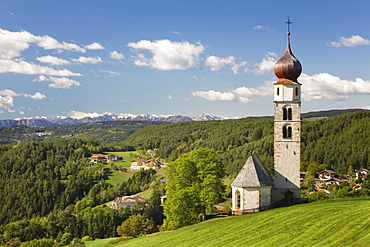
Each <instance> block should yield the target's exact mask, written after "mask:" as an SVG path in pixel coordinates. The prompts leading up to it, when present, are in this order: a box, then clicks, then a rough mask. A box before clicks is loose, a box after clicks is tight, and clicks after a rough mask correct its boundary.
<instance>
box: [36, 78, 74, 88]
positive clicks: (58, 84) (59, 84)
mask: <svg viewBox="0 0 370 247" xmlns="http://www.w3.org/2000/svg"><path fill="white" fill-rule="evenodd" d="M33 81H38V82H43V81H50V82H52V83H50V84H49V87H52V88H63V89H69V88H70V87H72V86H80V83H79V82H78V81H75V80H71V79H69V78H66V77H61V78H59V77H52V76H49V77H46V76H43V75H40V76H38V77H37V78H36V79H35V80H33Z"/></svg>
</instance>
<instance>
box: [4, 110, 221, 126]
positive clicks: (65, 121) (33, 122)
mask: <svg viewBox="0 0 370 247" xmlns="http://www.w3.org/2000/svg"><path fill="white" fill-rule="evenodd" d="M224 119H227V118H225V117H221V116H214V115H211V114H208V113H205V114H202V115H199V116H197V117H193V118H192V117H188V116H181V115H160V116H158V115H149V114H142V115H133V114H118V115H117V114H104V115H101V116H98V117H84V118H80V119H77V118H71V117H56V118H45V117H42V118H40V117H36V118H22V119H5V120H0V127H13V126H17V125H25V126H28V127H46V126H63V125H74V124H88V123H97V122H105V121H123V120H132V121H143V120H144V121H145V120H146V121H163V122H171V123H179V122H185V121H208V120H224Z"/></svg>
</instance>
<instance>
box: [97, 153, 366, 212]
mask: <svg viewBox="0 0 370 247" xmlns="http://www.w3.org/2000/svg"><path fill="white" fill-rule="evenodd" d="M154 152H155V150H154V151H153V150H151V149H149V150H146V154H148V155H147V157H151V156H153V153H154ZM124 161H125V160H124V159H123V158H122V157H121V156H119V155H117V154H108V155H104V154H93V155H91V157H90V162H92V163H98V162H103V163H111V167H113V166H112V164H114V163H115V162H124ZM165 167H166V163H165V162H162V161H159V160H156V159H144V158H139V159H133V160H131V161H130V168H129V170H130V171H132V172H135V171H140V170H148V169H153V170H158V169H165ZM349 172H350V171H349ZM368 176H369V170H368V169H365V168H360V169H356V170H354V171H353V173H351V174H346V176H341V175H339V174H337V173H336V172H335V171H333V170H330V169H325V170H322V171H319V172H315V174H314V176H312V174H310V173H309V172H305V171H301V172H300V181H301V184H302V185H303V184H305V183H307V181H308V183H311V186H308V187H309V188H308V189H309V191H308V193H309V194H312V193H314V192H319V191H320V192H322V193H324V194H325V195H326V196H325V198H327V199H328V198H335V196H336V194H335V192H336V191H338V188H342V187H350V188H351V190H352V191H356V190H361V188H362V182H363V181H365V180H366V179H367V178H368ZM310 177H311V178H310ZM165 181H166V179H165V178H162V179H161V182H162V183H165ZM302 187H304V186H302ZM165 199H166V196H165V195H164V194H162V195H161V204H162V206H163V202H164V201H165ZM146 200H147V198H145V197H143V196H139V195H121V196H119V197H116V198H115V199H114V200H113V201H112V202H111V205H110V206H109V207H111V208H113V209H116V210H120V209H122V208H128V209H132V208H133V207H134V206H135V204H137V203H138V202H145V201H146ZM228 202H229V204H230V205H228V206H225V205H224V204H223V206H217V205H216V206H215V207H216V208H217V209H218V210H219V213H220V214H229V215H230V213H229V211H228V210H229V208H230V207H231V201H230V200H229V201H228ZM303 202H304V200H303Z"/></svg>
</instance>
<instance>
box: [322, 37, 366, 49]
mask: <svg viewBox="0 0 370 247" xmlns="http://www.w3.org/2000/svg"><path fill="white" fill-rule="evenodd" d="M338 40H339V41H337V42H330V43H329V44H328V45H329V46H333V47H337V48H338V47H354V46H359V45H370V40H368V39H365V38H363V37H361V36H360V35H352V37H350V38H345V37H340V38H338Z"/></svg>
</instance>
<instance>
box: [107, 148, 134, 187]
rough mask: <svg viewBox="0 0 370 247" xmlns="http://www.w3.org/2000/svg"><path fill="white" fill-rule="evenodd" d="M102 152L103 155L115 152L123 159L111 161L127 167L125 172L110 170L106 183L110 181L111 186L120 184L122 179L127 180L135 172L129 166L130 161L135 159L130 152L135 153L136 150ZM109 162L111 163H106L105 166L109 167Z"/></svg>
mask: <svg viewBox="0 0 370 247" xmlns="http://www.w3.org/2000/svg"><path fill="white" fill-rule="evenodd" d="M104 154H105V155H109V154H116V155H118V156H121V157H122V158H123V160H124V161H123V162H122V161H118V162H113V164H115V165H123V167H124V168H126V169H127V172H121V171H113V170H112V174H111V175H110V176H109V179H108V180H107V181H106V182H107V183H110V184H111V185H113V186H115V185H117V184H121V183H122V182H123V181H127V180H128V179H129V178H130V177H131V176H132V175H133V174H134V173H135V171H131V170H130V166H131V161H132V160H134V159H136V158H135V157H134V156H132V154H134V155H135V154H137V153H136V152H134V151H129V152H107V153H104ZM110 164H111V163H107V165H106V166H107V167H109V168H110Z"/></svg>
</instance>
